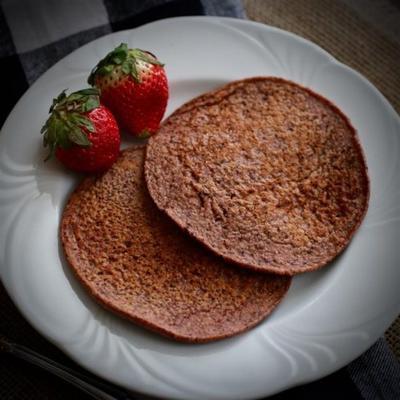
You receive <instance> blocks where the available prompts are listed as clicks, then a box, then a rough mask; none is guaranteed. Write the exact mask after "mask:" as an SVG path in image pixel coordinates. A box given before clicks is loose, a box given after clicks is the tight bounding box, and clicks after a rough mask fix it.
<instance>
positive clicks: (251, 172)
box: [145, 78, 369, 275]
mask: <svg viewBox="0 0 400 400" xmlns="http://www.w3.org/2000/svg"><path fill="white" fill-rule="evenodd" d="M145 174H146V182H147V186H148V189H149V192H150V195H151V196H152V198H153V199H154V201H155V203H156V204H157V205H158V207H159V208H160V209H162V210H164V211H165V212H166V213H167V215H169V216H170V217H171V218H172V219H173V220H174V221H175V222H176V223H177V224H178V225H180V226H181V227H182V228H184V229H186V230H187V231H188V232H189V233H190V234H191V235H192V236H194V237H195V238H197V239H198V240H199V241H201V242H202V243H203V244H205V245H206V246H207V247H209V248H210V249H211V250H213V251H214V252H216V253H217V254H219V255H221V256H223V257H224V258H225V259H227V260H229V261H233V262H235V263H238V264H240V265H242V266H245V267H248V268H253V269H257V270H263V271H270V272H275V273H279V274H289V275H293V274H296V273H301V272H305V271H310V270H315V269H317V268H319V267H321V266H323V265H325V264H326V263H327V262H329V261H330V260H332V259H333V258H334V257H335V256H336V255H338V254H339V253H340V252H341V251H342V250H343V249H344V248H345V246H346V245H347V244H348V242H349V241H350V239H351V237H352V235H353V233H354V232H355V230H356V229H357V228H358V226H359V224H360V223H361V221H362V219H363V217H364V214H365V212H366V209H367V206H368V197H369V181H368V176H367V168H366V164H365V160H364V156H363V153H362V150H361V147H360V144H359V142H358V139H357V135H356V132H355V130H354V129H353V128H352V126H351V124H350V122H349V121H348V119H347V118H346V117H345V116H344V115H343V114H342V113H341V112H340V111H339V110H338V109H337V108H336V107H335V106H334V105H332V104H331V103H330V102H329V101H328V100H325V99H324V98H322V97H321V96H319V95H317V94H315V93H313V92H311V91H310V90H308V89H306V88H303V87H301V86H299V85H297V84H295V83H293V82H289V81H285V80H283V79H278V78H253V79H247V80H243V81H237V82H233V83H230V84H228V85H226V86H224V87H223V88H221V89H219V90H216V91H214V92H211V93H208V94H205V95H203V96H200V97H199V98H196V99H194V100H192V101H191V102H189V103H187V104H185V105H184V106H182V107H181V108H180V109H178V110H177V111H176V112H175V113H173V114H172V115H171V116H170V117H169V118H168V119H167V120H166V122H165V123H164V124H163V126H162V127H161V129H160V131H159V133H158V134H157V135H155V136H154V137H152V138H151V139H150V141H149V145H148V147H147V153H146V163H145Z"/></svg>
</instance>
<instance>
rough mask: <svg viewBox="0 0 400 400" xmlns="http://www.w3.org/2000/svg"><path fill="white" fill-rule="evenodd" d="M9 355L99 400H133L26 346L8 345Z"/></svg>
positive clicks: (109, 386)
mask: <svg viewBox="0 0 400 400" xmlns="http://www.w3.org/2000/svg"><path fill="white" fill-rule="evenodd" d="M8 345H9V346H8V351H7V352H8V353H10V354H13V355H14V356H16V357H18V358H20V359H22V360H24V361H27V362H29V363H31V364H33V365H36V366H38V367H40V368H42V369H45V370H46V371H49V372H51V373H52V374H54V375H56V376H58V377H60V378H61V379H63V380H65V381H67V382H69V383H71V384H72V385H74V386H76V387H78V388H79V389H81V390H82V391H84V392H86V393H87V394H89V395H90V396H92V397H93V398H95V399H98V400H133V399H132V398H131V397H129V396H128V394H127V393H125V392H124V391H122V390H120V389H117V388H114V387H113V386H112V385H109V384H107V383H105V382H102V381H101V380H97V379H96V378H94V377H91V376H87V375H85V374H83V373H81V372H78V371H75V370H73V369H71V368H69V367H65V366H63V365H61V364H59V363H57V362H55V361H53V360H51V359H50V358H47V357H45V356H43V355H41V354H38V353H36V352H34V351H32V350H30V349H28V348H26V347H24V346H21V345H19V344H15V343H12V344H11V343H9V344H8Z"/></svg>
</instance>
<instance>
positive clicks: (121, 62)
mask: <svg viewBox="0 0 400 400" xmlns="http://www.w3.org/2000/svg"><path fill="white" fill-rule="evenodd" d="M139 62H144V63H147V64H153V65H161V66H163V65H164V64H162V63H160V62H159V61H158V60H157V58H156V57H155V56H153V55H152V54H151V53H149V52H146V51H144V50H140V49H128V46H127V44H126V43H121V44H120V45H119V46H118V47H116V48H115V49H114V50H113V51H111V52H110V53H108V54H107V55H106V56H105V57H104V58H103V59H102V60H100V61H99V63H98V64H97V65H96V66H95V67H94V68H93V70H92V71H91V73H90V75H89V78H88V83H89V85H91V86H94V85H95V79H96V76H105V75H108V74H110V73H112V72H113V71H114V69H115V68H119V69H120V70H121V71H122V73H124V74H125V75H129V76H131V77H132V78H133V79H134V80H135V82H140V74H139V69H140V68H139V67H138V65H139Z"/></svg>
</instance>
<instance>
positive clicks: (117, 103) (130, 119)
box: [88, 43, 168, 137]
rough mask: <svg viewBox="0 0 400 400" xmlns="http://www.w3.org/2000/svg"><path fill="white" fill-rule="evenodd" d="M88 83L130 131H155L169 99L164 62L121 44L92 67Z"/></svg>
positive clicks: (144, 134)
mask: <svg viewBox="0 0 400 400" xmlns="http://www.w3.org/2000/svg"><path fill="white" fill-rule="evenodd" d="M88 82H89V84H90V85H92V86H96V87H97V88H98V89H100V93H101V94H100V98H101V101H102V103H103V104H105V105H106V106H107V107H108V108H109V109H110V110H111V111H112V112H113V114H114V116H115V117H116V119H117V121H118V123H119V124H120V126H121V127H122V128H123V129H125V130H127V131H128V132H129V133H130V134H132V135H134V136H139V137H147V136H150V135H152V134H154V133H155V132H156V131H157V130H158V128H159V125H160V122H161V120H162V118H163V116H164V113H165V109H166V106H167V102H168V81H167V76H166V74H165V70H164V67H163V64H162V63H160V62H159V61H158V60H157V58H156V57H155V56H154V55H152V54H151V53H149V52H146V51H144V50H140V49H128V46H127V45H126V44H125V43H122V44H120V45H119V46H118V47H116V48H115V49H114V50H113V51H112V52H110V53H109V54H107V56H106V57H105V58H103V59H102V60H101V61H100V62H99V63H98V64H97V65H96V67H95V68H94V69H93V70H92V72H91V74H90V76H89V79H88Z"/></svg>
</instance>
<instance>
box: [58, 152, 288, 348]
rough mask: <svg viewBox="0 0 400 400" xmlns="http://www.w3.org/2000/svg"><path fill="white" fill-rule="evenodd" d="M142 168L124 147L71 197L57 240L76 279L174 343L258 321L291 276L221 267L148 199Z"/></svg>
mask: <svg viewBox="0 0 400 400" xmlns="http://www.w3.org/2000/svg"><path fill="white" fill-rule="evenodd" d="M143 163H144V149H143V148H140V149H132V150H126V151H124V152H123V153H122V155H121V157H120V159H119V160H117V162H116V163H115V164H114V166H113V167H112V168H111V169H110V170H109V171H108V172H107V173H105V174H104V175H103V176H101V177H99V178H90V177H89V178H86V179H85V180H84V181H83V182H82V183H81V184H80V186H79V187H78V188H77V189H76V190H75V192H74V193H73V194H72V196H71V197H70V199H69V201H68V203H67V205H66V208H65V209H64V213H63V216H62V223H61V240H62V244H63V247H64V251H65V254H66V257H67V260H68V262H69V264H70V266H71V267H72V269H73V270H74V271H75V273H76V274H77V276H78V278H79V279H80V281H81V282H82V283H83V285H84V286H85V287H86V288H87V290H88V291H89V292H90V293H91V294H92V296H94V297H95V298H96V299H97V300H98V301H99V302H100V303H101V304H103V305H104V306H106V307H107V308H109V309H111V310H112V311H114V312H116V313H118V314H120V315H122V316H124V317H126V318H128V319H131V320H133V321H135V322H136V323H138V324H140V325H142V326H144V327H147V328H149V329H152V330H154V331H157V332H159V333H162V334H164V335H166V336H170V337H172V338H175V339H177V340H182V341H187V342H206V341H210V340H214V339H221V338H224V337H228V336H232V335H234V334H237V333H239V332H242V331H244V330H247V329H249V328H250V327H252V326H254V325H255V324H257V323H258V322H260V321H261V320H262V319H263V318H264V317H265V316H266V315H268V314H269V313H270V312H271V311H272V310H273V309H274V308H275V306H276V305H277V304H278V303H279V301H280V300H281V299H282V298H283V296H284V295H285V293H286V291H287V290H288V287H289V284H290V279H289V278H286V277H278V276H274V275H265V274H259V273H254V272H251V271H243V270H241V269H240V268H235V267H232V266H229V265H226V264H225V262H224V261H223V260H222V259H220V258H218V257H216V256H214V255H213V254H212V253H211V252H208V251H207V250H205V249H204V248H203V247H202V246H200V245H199V244H198V243H197V242H196V241H194V240H192V239H191V238H190V237H188V236H186V235H185V234H184V233H183V232H182V231H181V230H180V229H179V228H178V227H177V226H176V225H175V224H174V223H173V222H172V221H170V219H169V218H168V217H166V216H165V215H164V214H163V213H161V212H160V211H159V210H158V208H157V207H156V206H155V205H154V203H153V201H152V200H151V198H150V196H149V194H148V192H147V189H146V185H145V182H144V177H143Z"/></svg>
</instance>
